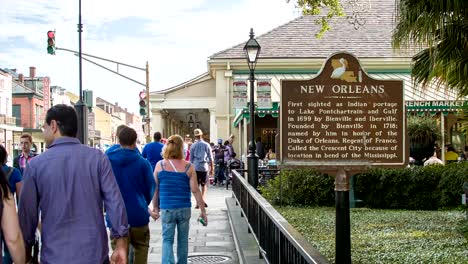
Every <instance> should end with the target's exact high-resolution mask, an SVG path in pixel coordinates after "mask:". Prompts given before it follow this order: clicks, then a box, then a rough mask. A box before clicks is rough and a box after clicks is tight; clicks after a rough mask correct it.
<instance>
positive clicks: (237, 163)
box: [229, 159, 242, 170]
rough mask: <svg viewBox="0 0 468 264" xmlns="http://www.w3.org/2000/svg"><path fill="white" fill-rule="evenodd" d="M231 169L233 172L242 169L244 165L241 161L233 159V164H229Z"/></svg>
mask: <svg viewBox="0 0 468 264" xmlns="http://www.w3.org/2000/svg"><path fill="white" fill-rule="evenodd" d="M229 168H230V169H231V170H235V169H241V168H242V163H241V161H240V160H239V159H232V160H231V163H230V164H229Z"/></svg>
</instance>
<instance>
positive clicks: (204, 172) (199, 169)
mask: <svg viewBox="0 0 468 264" xmlns="http://www.w3.org/2000/svg"><path fill="white" fill-rule="evenodd" d="M193 134H194V135H195V143H193V144H192V147H191V148H190V162H191V163H192V164H193V166H194V167H195V171H196V173H197V181H198V185H199V186H201V193H202V198H203V201H204V202H205V207H206V206H207V204H206V191H207V189H208V186H207V185H206V182H207V178H208V173H210V174H211V175H213V165H214V164H213V155H212V153H211V147H210V145H209V144H208V143H206V142H205V141H204V140H203V132H202V130H201V129H199V128H197V129H195V130H194V131H193Z"/></svg>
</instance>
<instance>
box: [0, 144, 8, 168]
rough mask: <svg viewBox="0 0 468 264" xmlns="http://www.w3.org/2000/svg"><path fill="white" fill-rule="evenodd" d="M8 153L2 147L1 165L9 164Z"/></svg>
mask: <svg viewBox="0 0 468 264" xmlns="http://www.w3.org/2000/svg"><path fill="white" fill-rule="evenodd" d="M7 158H8V153H7V151H6V149H5V148H4V147H3V146H2V145H0V164H5V163H7Z"/></svg>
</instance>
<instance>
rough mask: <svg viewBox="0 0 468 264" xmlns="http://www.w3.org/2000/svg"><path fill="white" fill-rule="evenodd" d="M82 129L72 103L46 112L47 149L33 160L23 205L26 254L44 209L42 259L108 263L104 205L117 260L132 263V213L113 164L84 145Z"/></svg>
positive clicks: (21, 219)
mask: <svg viewBox="0 0 468 264" xmlns="http://www.w3.org/2000/svg"><path fill="white" fill-rule="evenodd" d="M77 131H78V118H77V115H76V112H75V109H74V108H73V107H71V106H67V105H63V104H58V105H55V106H53V107H52V108H50V109H49V110H48V111H47V115H46V120H45V123H44V131H43V134H44V140H45V142H46V146H47V148H48V150H47V151H45V152H44V153H42V154H41V155H39V156H37V157H35V158H34V159H31V161H30V162H29V163H28V166H27V167H26V170H25V173H24V184H23V188H22V191H21V196H20V202H19V208H18V209H19V212H18V215H19V222H20V226H21V230H22V232H23V237H24V240H25V242H26V243H25V244H26V249H27V250H26V252H27V255H26V256H27V257H29V258H30V257H31V256H30V254H28V253H30V251H31V247H32V245H33V244H34V241H35V231H36V227H37V225H38V220H39V212H40V218H41V219H40V220H41V223H42V232H41V240H42V249H41V263H67V264H82V263H97V264H101V263H109V262H110V261H109V256H108V254H109V249H108V238H107V232H106V226H105V224H104V217H103V208H102V207H103V205H104V206H105V207H106V212H107V215H108V216H109V220H110V222H111V224H112V229H111V232H110V233H111V238H112V239H115V241H116V244H117V247H116V249H115V250H114V252H113V254H112V262H113V263H127V236H128V220H127V212H126V211H125V204H124V201H123V199H122V195H121V193H120V189H119V186H118V185H117V181H116V180H115V177H114V174H113V172H112V167H111V164H110V162H109V160H108V159H107V157H106V156H105V155H104V153H102V152H101V151H100V150H98V149H95V148H90V147H88V146H86V145H83V144H81V143H80V141H79V140H78V139H77V138H76V134H77Z"/></svg>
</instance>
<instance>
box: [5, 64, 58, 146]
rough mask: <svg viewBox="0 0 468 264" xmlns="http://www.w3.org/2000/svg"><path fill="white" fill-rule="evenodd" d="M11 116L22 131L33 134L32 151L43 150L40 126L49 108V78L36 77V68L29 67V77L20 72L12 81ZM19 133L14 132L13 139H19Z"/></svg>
mask: <svg viewBox="0 0 468 264" xmlns="http://www.w3.org/2000/svg"><path fill="white" fill-rule="evenodd" d="M12 95H13V109H12V113H13V116H14V117H16V125H17V126H21V127H23V128H24V129H23V132H24V133H29V134H31V135H32V136H33V143H34V144H33V151H35V152H37V153H41V152H43V151H44V150H45V143H44V137H43V135H42V130H41V129H42V126H43V125H44V120H45V114H46V112H47V110H48V109H49V108H50V79H49V77H37V76H36V68H35V67H30V68H29V77H24V75H23V74H22V73H20V74H18V77H17V78H15V79H14V81H13V88H12ZM20 135H21V133H19V134H15V141H19V137H20Z"/></svg>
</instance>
